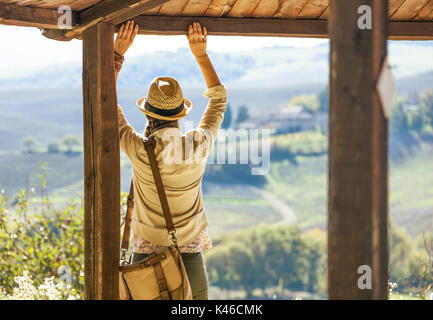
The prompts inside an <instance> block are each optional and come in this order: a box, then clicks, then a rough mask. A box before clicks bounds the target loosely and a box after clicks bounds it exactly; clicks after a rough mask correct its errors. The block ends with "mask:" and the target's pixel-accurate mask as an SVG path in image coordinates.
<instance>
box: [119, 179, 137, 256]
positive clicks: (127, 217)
mask: <svg viewBox="0 0 433 320" xmlns="http://www.w3.org/2000/svg"><path fill="white" fill-rule="evenodd" d="M133 210H134V183H133V181H132V179H131V186H130V187H129V194H128V202H127V207H126V215H125V227H124V228H123V237H122V246H121V250H122V252H126V251H128V248H129V237H130V235H131V233H130V231H131V221H132V212H133Z"/></svg>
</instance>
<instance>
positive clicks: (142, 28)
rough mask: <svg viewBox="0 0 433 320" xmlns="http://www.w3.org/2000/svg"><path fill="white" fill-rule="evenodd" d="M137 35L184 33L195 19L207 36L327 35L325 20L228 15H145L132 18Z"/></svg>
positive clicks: (321, 36)
mask: <svg viewBox="0 0 433 320" xmlns="http://www.w3.org/2000/svg"><path fill="white" fill-rule="evenodd" d="M134 21H135V22H136V23H137V24H138V25H139V31H138V32H139V33H140V34H156V35H184V34H186V32H187V30H188V25H189V24H191V23H192V22H194V21H198V22H200V23H201V24H202V25H204V26H206V28H207V29H208V34H209V35H231V36H275V37H306V38H311V37H315V38H325V37H327V24H328V22H327V21H326V20H313V21H312V20H286V19H261V18H229V17H222V18H216V17H168V16H145V15H141V16H139V17H136V18H134Z"/></svg>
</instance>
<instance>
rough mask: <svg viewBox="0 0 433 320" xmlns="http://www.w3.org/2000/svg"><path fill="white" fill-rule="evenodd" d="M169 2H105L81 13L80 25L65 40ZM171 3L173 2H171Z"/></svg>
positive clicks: (109, 0)
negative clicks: (97, 26)
mask: <svg viewBox="0 0 433 320" xmlns="http://www.w3.org/2000/svg"><path fill="white" fill-rule="evenodd" d="M168 1H170V0H122V1H118V0H105V1H101V2H99V3H97V4H96V5H94V6H93V7H91V8H89V9H87V10H85V11H83V12H81V13H80V15H79V19H80V21H81V25H80V26H79V27H78V28H75V29H73V30H71V31H69V32H67V33H66V37H67V38H73V37H76V36H77V35H80V34H81V33H83V32H84V31H85V30H87V29H88V28H90V27H92V26H94V25H95V24H97V23H99V22H101V21H105V22H111V23H113V24H119V23H122V22H124V21H126V20H129V19H131V18H133V17H135V16H137V15H140V14H143V13H145V12H146V11H147V10H151V9H154V8H156V7H158V6H160V5H161V4H164V3H166V2H168ZM171 1H173V0H171Z"/></svg>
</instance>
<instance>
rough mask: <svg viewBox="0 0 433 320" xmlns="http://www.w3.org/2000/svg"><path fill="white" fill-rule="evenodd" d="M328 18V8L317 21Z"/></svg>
mask: <svg viewBox="0 0 433 320" xmlns="http://www.w3.org/2000/svg"><path fill="white" fill-rule="evenodd" d="M328 18H329V6H328V7H327V8H326V10H325V11H323V13H322V15H321V16H320V17H319V19H328Z"/></svg>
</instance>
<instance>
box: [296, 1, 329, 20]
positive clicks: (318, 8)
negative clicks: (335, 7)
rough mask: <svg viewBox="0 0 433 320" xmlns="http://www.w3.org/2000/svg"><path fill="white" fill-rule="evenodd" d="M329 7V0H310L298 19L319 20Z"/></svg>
mask: <svg viewBox="0 0 433 320" xmlns="http://www.w3.org/2000/svg"><path fill="white" fill-rule="evenodd" d="M328 5H329V0H310V1H309V2H308V3H307V4H306V5H305V6H304V8H302V10H301V12H299V14H298V17H299V18H302V19H318V18H319V17H320V16H321V15H322V13H323V12H325V10H326V8H327V7H328Z"/></svg>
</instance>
